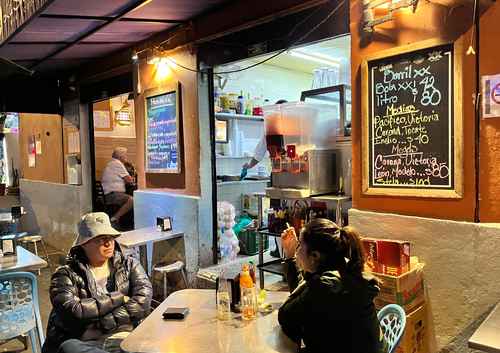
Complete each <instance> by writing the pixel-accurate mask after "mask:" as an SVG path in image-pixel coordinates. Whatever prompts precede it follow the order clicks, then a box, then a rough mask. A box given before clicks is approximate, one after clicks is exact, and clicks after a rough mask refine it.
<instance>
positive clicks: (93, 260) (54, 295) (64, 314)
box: [42, 212, 152, 353]
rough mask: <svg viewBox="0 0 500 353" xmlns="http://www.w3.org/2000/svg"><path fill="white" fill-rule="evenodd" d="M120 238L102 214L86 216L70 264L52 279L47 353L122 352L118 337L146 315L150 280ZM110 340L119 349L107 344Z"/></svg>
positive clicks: (45, 348) (148, 303) (149, 297)
mask: <svg viewBox="0 0 500 353" xmlns="http://www.w3.org/2000/svg"><path fill="white" fill-rule="evenodd" d="M119 235H120V233H119V232H118V231H116V230H115V229H113V228H112V227H111V223H110V221H109V217H108V215H107V214H105V213H103V212H96V213H89V214H86V215H85V216H83V217H82V220H81V222H80V223H79V225H78V238H77V240H76V241H75V245H74V246H73V247H72V248H71V250H70V252H69V255H68V260H67V263H66V265H64V266H61V267H59V268H58V269H57V270H56V272H55V273H54V274H53V275H52V280H51V284H50V301H51V302H52V306H53V308H52V311H51V313H50V316H49V322H48V324H47V339H46V340H45V343H44V345H43V348H42V352H43V353H49V352H50V353H56V352H60V353H70V352H71V353H80V352H81V353H83V352H96V353H98V352H115V351H117V352H119V351H120V350H119V342H120V340H119V339H116V338H117V337H121V338H122V339H123V338H124V336H126V335H127V332H130V331H131V330H132V329H133V328H134V327H135V326H137V325H138V324H139V321H140V320H142V319H143V318H145V317H146V316H147V315H148V313H149V309H150V305H151V296H152V287H151V282H150V281H149V279H148V276H147V275H146V273H145V272H144V269H143V268H142V266H141V264H140V263H139V262H138V261H137V260H136V259H134V258H132V257H128V256H125V255H124V254H123V253H122V251H121V249H120V247H119V245H118V244H117V243H115V238H116V237H118V236H119ZM110 336H111V337H110ZM107 338H110V339H108V340H107V341H106V344H109V342H114V344H115V345H116V346H117V347H113V346H111V347H109V346H105V340H106V339H107ZM113 339H114V340H113Z"/></svg>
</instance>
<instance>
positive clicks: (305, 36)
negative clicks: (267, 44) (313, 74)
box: [138, 0, 346, 75]
mask: <svg viewBox="0 0 500 353" xmlns="http://www.w3.org/2000/svg"><path fill="white" fill-rule="evenodd" d="M345 1H346V0H342V1H341V2H340V3H339V4H338V5H337V6H336V7H335V8H334V9H333V10H332V11H330V12H329V13H328V15H327V16H325V18H324V19H323V20H321V21H320V22H318V23H317V24H316V25H315V26H314V27H313V28H311V29H310V30H309V31H308V32H306V33H305V34H304V35H302V36H301V37H300V38H298V39H297V40H295V41H293V42H292V44H290V45H289V46H287V47H286V48H284V49H281V50H280V51H278V52H277V53H276V54H273V55H271V56H270V57H268V58H266V59H264V60H262V61H259V62H257V63H255V64H252V65H249V66H246V67H244V68H241V69H237V70H229V71H221V72H214V74H217V75H224V74H232V73H235V72H241V71H245V70H248V69H251V68H253V67H256V66H258V65H262V64H264V63H266V62H268V61H269V60H272V59H274V58H275V57H277V56H279V55H281V54H283V53H284V52H286V51H288V50H290V49H291V48H292V47H293V46H295V45H296V44H298V43H300V42H301V41H303V40H304V39H305V38H307V37H308V36H309V35H310V34H311V33H313V32H314V31H315V30H317V29H318V28H319V27H320V26H321V25H323V24H324V23H325V22H326V21H328V20H329V19H330V18H331V17H332V16H333V15H334V14H335V13H336V12H337V11H338V10H339V9H340V8H341V7H342V6H343V5H344V4H345ZM313 13H314V12H313ZM311 16H312V14H310V15H309V16H308V17H307V19H309V18H310V17H311ZM304 22H305V21H301V22H299V23H298V24H297V25H295V27H294V28H293V29H292V30H296V27H298V26H300V25H301V24H303V23H304ZM164 42H166V41H164ZM156 48H157V49H158V47H156ZM144 50H146V49H144ZM144 50H142V51H144ZM142 51H141V52H142ZM138 53H140V52H138ZM166 59H167V60H168V61H169V62H171V63H173V64H174V65H177V66H179V67H180V68H183V69H184V70H188V71H191V72H196V73H206V72H207V71H206V70H197V69H193V68H189V67H187V66H184V65H182V64H179V63H177V62H176V61H175V60H173V59H170V58H169V57H168V56H167V57H166Z"/></svg>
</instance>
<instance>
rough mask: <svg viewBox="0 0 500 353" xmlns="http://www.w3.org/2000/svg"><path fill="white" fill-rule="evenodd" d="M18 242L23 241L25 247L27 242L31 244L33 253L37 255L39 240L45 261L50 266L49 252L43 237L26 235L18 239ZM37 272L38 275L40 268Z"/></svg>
mask: <svg viewBox="0 0 500 353" xmlns="http://www.w3.org/2000/svg"><path fill="white" fill-rule="evenodd" d="M19 242H21V243H23V244H24V246H25V247H27V246H28V244H33V248H34V250H35V255H36V256H38V246H37V243H38V242H40V244H41V245H42V248H43V252H44V253H45V261H47V264H48V265H49V267H51V266H50V259H49V253H48V252H47V248H46V247H45V242H44V241H43V237H42V236H41V235H28V236H25V237H22V238H20V239H19ZM38 274H39V275H40V270H38Z"/></svg>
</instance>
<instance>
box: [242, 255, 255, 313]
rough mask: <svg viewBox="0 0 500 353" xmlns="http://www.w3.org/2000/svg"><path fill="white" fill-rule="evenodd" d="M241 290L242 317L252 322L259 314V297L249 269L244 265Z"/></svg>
mask: <svg viewBox="0 0 500 353" xmlns="http://www.w3.org/2000/svg"><path fill="white" fill-rule="evenodd" d="M240 289H241V317H242V318H243V320H252V319H254V318H255V315H256V313H257V295H256V293H255V286H254V283H253V281H252V277H251V276H250V271H249V267H248V265H247V264H245V265H243V269H242V271H241V274H240Z"/></svg>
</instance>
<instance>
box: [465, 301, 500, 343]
mask: <svg viewBox="0 0 500 353" xmlns="http://www.w3.org/2000/svg"><path fill="white" fill-rule="evenodd" d="M469 347H470V348H474V349H479V350H481V351H484V352H490V353H500V303H498V304H497V305H496V306H495V308H494V309H493V310H492V312H491V313H490V314H489V315H488V317H487V318H486V319H485V320H484V321H483V323H482V324H481V326H479V327H478V329H477V330H476V332H474V334H473V335H472V337H471V338H470V339H469Z"/></svg>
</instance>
